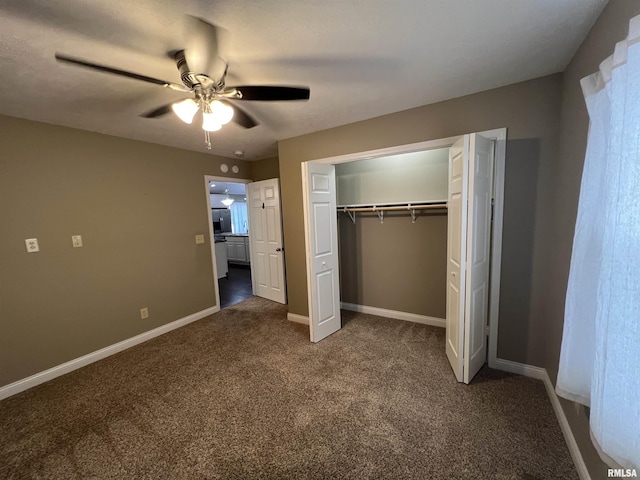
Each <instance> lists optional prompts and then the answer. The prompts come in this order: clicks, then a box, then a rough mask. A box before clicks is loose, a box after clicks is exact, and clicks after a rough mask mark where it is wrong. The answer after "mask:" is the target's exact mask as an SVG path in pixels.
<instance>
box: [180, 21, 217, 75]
mask: <svg viewBox="0 0 640 480" xmlns="http://www.w3.org/2000/svg"><path fill="white" fill-rule="evenodd" d="M185 17H186V32H185V42H186V48H185V54H186V57H187V61H188V63H189V66H190V67H191V69H192V71H193V72H194V73H196V74H198V73H204V74H206V75H209V76H210V77H211V78H212V79H213V80H216V81H217V80H220V79H222V78H223V77H224V71H225V67H226V62H225V61H224V60H223V59H222V58H221V57H220V52H219V49H220V38H221V36H222V34H223V32H224V29H222V28H220V27H217V26H215V25H213V24H211V23H209V22H207V21H206V20H204V19H203V18H199V17H194V16H191V15H185Z"/></svg>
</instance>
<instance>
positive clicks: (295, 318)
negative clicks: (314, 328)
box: [287, 312, 309, 325]
mask: <svg viewBox="0 0 640 480" xmlns="http://www.w3.org/2000/svg"><path fill="white" fill-rule="evenodd" d="M287 320H289V321H290V322H296V323H302V324H303V325H309V317H305V316H304V315H298V314H297V313H290V312H289V313H287Z"/></svg>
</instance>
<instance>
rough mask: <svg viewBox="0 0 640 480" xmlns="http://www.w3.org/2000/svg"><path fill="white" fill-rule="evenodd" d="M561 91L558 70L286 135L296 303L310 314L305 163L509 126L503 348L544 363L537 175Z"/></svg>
mask: <svg viewBox="0 0 640 480" xmlns="http://www.w3.org/2000/svg"><path fill="white" fill-rule="evenodd" d="M561 92H562V78H561V75H559V74H558V75H551V76H547V77H543V78H539V79H535V80H531V81H528V82H522V83H518V84H515V85H509V86H506V87H502V88H498V89H495V90H489V91H486V92H481V93H478V94H474V95H469V96H466V97H461V98H456V99H453V100H448V101H445V102H441V103H437V104H433V105H427V106H424V107H420V108H415V109H412V110H407V111H403V112H399V113H396V114H392V115H387V116H384V117H379V118H374V119H371V120H366V121H363V122H358V123H354V124H350V125H345V126H342V127H338V128H334V129H330V130H325V131H321V132H317V133H313V134H309V135H305V136H301V137H296V138H292V139H288V140H284V141H281V142H279V144H278V148H279V153H280V178H281V181H282V198H283V218H284V229H285V232H284V233H285V243H286V248H287V260H286V261H287V287H288V292H289V310H290V311H291V312H292V313H296V314H299V315H307V314H308V308H307V285H306V274H305V268H306V267H305V262H304V261H303V259H304V258H305V253H304V226H303V213H302V183H301V173H300V164H301V162H304V161H307V160H312V159H319V158H325V157H330V156H335V155H341V154H346V153H355V152H360V151H365V150H373V149H377V148H383V147H390V146H394V145H403V144H408V143H414V142H421V141H426V140H433V139H438V138H445V137H450V136H454V135H460V134H464V133H469V132H475V131H482V130H490V129H494V128H500V127H507V128H508V137H509V141H508V144H507V163H506V186H505V189H506V192H505V218H504V237H503V257H502V259H503V262H502V287H501V291H500V335H499V342H498V346H499V355H500V357H502V358H507V359H509V360H513V361H518V362H523V363H528V364H532V365H541V364H542V361H543V359H544V352H545V344H546V342H547V339H546V334H545V332H544V331H540V328H539V327H538V325H539V324H542V323H543V321H542V320H541V319H539V318H535V317H532V315H531V305H532V298H531V295H532V293H531V292H532V285H533V284H534V283H535V282H536V280H535V273H536V272H535V271H534V268H533V266H534V263H535V261H534V259H535V257H536V255H538V254H539V252H538V251H537V249H536V247H535V245H536V240H537V239H538V237H539V235H540V228H539V224H540V223H541V222H545V221H546V219H544V218H540V216H539V214H538V203H540V202H545V201H547V199H546V197H545V195H546V193H547V192H544V191H543V192H539V184H538V180H537V179H538V177H539V176H540V175H542V174H546V172H547V171H549V169H550V168H551V165H552V164H554V163H555V162H556V161H557V157H556V151H557V143H558V132H559V119H560V115H559V111H560V104H561ZM386 286H387V287H388V288H390V289H393V283H392V282H388V283H387V284H386ZM400 310H402V309H400Z"/></svg>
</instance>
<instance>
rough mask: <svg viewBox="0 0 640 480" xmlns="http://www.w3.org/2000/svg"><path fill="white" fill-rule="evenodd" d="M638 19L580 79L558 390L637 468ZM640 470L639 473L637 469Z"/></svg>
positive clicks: (602, 448)
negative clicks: (580, 156) (581, 139)
mask: <svg viewBox="0 0 640 480" xmlns="http://www.w3.org/2000/svg"><path fill="white" fill-rule="evenodd" d="M638 42H640V16H638V17H635V18H634V19H632V20H631V23H630V27H629V36H628V37H627V39H626V40H625V41H623V42H620V43H618V45H616V49H615V51H614V54H613V55H612V56H611V57H610V58H608V59H607V60H605V61H604V62H603V63H602V64H601V65H600V71H599V72H597V73H594V74H593V75H591V76H589V77H586V78H584V79H583V80H582V88H583V91H584V94H585V100H586V103H587V109H588V111H589V118H590V121H591V123H590V128H589V136H588V143H587V153H586V157H585V163H584V171H583V174H582V185H581V189H580V202H579V205H578V216H577V220H576V228H575V236H574V241H573V252H572V257H571V269H570V273H569V283H568V286H567V298H566V303H565V320H564V333H563V337H562V351H561V355H560V366H559V372H558V382H557V385H556V391H557V393H558V395H560V396H562V397H565V398H568V399H570V400H574V401H576V402H579V403H582V404H584V405H587V406H589V407H590V408H591V414H590V426H591V436H592V439H593V441H594V444H595V445H596V448H597V449H598V450H599V452H600V454H601V455H602V457H603V459H604V460H605V461H607V462H608V463H609V464H610V465H611V466H618V467H624V468H636V469H640V43H638ZM638 473H640V472H638Z"/></svg>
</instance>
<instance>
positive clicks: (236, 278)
mask: <svg viewBox="0 0 640 480" xmlns="http://www.w3.org/2000/svg"><path fill="white" fill-rule="evenodd" d="M218 285H219V286H220V308H225V307H228V306H229V305H234V304H236V303H239V302H242V301H243V300H246V299H247V298H251V297H252V296H253V292H252V288H251V267H250V266H249V265H229V274H228V275H227V277H226V278H221V279H220V280H218Z"/></svg>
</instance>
